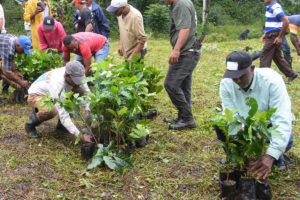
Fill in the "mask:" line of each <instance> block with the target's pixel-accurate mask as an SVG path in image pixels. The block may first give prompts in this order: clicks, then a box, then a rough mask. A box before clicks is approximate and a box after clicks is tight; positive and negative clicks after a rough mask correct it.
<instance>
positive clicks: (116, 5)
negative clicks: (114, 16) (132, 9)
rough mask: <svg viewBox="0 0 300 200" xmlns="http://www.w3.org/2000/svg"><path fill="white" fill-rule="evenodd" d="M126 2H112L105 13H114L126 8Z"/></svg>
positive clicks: (122, 0) (116, 0)
mask: <svg viewBox="0 0 300 200" xmlns="http://www.w3.org/2000/svg"><path fill="white" fill-rule="evenodd" d="M126 5H127V0H112V1H111V3H110V6H108V7H107V8H106V11H107V12H112V13H114V12H116V11H117V10H118V9H119V8H121V7H123V6H126Z"/></svg>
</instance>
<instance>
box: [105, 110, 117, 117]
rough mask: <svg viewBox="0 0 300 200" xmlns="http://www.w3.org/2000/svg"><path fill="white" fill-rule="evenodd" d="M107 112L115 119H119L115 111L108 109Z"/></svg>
mask: <svg viewBox="0 0 300 200" xmlns="http://www.w3.org/2000/svg"><path fill="white" fill-rule="evenodd" d="M106 111H107V112H109V113H111V114H112V115H113V116H114V117H115V118H117V117H118V116H117V113H116V112H115V111H114V110H112V109H110V108H108V109H106Z"/></svg>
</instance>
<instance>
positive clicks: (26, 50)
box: [23, 48, 31, 55]
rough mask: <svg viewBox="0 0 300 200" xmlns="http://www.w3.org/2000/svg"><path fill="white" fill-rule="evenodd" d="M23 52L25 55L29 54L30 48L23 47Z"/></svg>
mask: <svg viewBox="0 0 300 200" xmlns="http://www.w3.org/2000/svg"><path fill="white" fill-rule="evenodd" d="M23 49H24V48H23ZM24 53H25V54H26V55H31V51H30V49H24Z"/></svg>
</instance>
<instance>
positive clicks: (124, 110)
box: [118, 107, 128, 117]
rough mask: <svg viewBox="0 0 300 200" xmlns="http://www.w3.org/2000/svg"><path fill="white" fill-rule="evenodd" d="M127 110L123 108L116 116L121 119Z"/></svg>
mask: <svg viewBox="0 0 300 200" xmlns="http://www.w3.org/2000/svg"><path fill="white" fill-rule="evenodd" d="M127 110H128V108H127V107H124V108H122V109H120V110H119V111H118V116H119V117H121V116H123V115H124V114H125V113H126V112H127Z"/></svg>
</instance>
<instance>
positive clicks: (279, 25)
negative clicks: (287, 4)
mask: <svg viewBox="0 0 300 200" xmlns="http://www.w3.org/2000/svg"><path fill="white" fill-rule="evenodd" d="M264 2H265V3H266V4H267V7H266V23H265V33H264V34H263V36H262V38H261V40H262V41H263V42H265V45H264V48H263V50H262V53H261V56H260V67H270V66H271V62H272V60H274V62H275V63H276V65H277V66H278V68H279V69H280V71H281V72H282V73H283V74H284V75H285V76H286V77H288V81H293V80H294V79H295V78H297V77H298V75H297V74H296V73H295V72H294V70H293V69H292V67H291V65H290V64H289V63H288V62H287V61H286V60H285V59H284V58H283V57H282V55H281V44H282V40H283V37H284V34H285V32H286V30H287V28H288V26H289V20H288V18H287V17H286V16H285V14H284V11H283V9H282V7H281V5H280V4H278V3H277V2H276V1H275V0H264Z"/></svg>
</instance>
